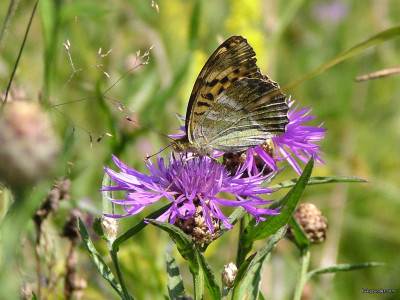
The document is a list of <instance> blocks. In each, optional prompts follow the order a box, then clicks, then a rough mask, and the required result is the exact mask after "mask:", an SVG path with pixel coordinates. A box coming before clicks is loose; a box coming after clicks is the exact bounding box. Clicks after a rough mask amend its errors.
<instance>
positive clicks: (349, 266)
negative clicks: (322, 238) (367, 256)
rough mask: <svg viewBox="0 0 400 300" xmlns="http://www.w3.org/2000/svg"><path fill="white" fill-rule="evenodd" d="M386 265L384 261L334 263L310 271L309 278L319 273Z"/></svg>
mask: <svg viewBox="0 0 400 300" xmlns="http://www.w3.org/2000/svg"><path fill="white" fill-rule="evenodd" d="M383 266H385V264H384V263H375V262H370V263H364V264H343V265H334V266H331V267H327V268H322V269H317V270H313V271H310V272H308V274H307V280H308V279H310V278H311V277H313V276H315V275H318V274H326V273H336V272H345V271H353V270H359V269H365V268H372V267H383Z"/></svg>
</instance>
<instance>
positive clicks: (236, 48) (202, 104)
mask: <svg viewBox="0 0 400 300" xmlns="http://www.w3.org/2000/svg"><path fill="white" fill-rule="evenodd" d="M255 55H256V54H255V52H254V50H253V48H251V46H250V45H249V44H248V43H247V40H246V39H245V38H243V37H241V36H233V37H231V38H229V39H228V40H226V41H225V42H224V43H222V44H221V45H220V46H219V47H218V49H217V50H215V52H214V53H213V54H212V55H211V57H210V58H209V59H208V61H207V62H206V64H205V65H204V67H203V69H202V70H201V71H200V74H199V76H198V77H197V80H196V82H195V84H194V87H193V91H192V94H191V95H190V99H189V104H188V108H187V112H186V124H185V127H186V132H187V134H188V139H189V141H190V142H193V135H192V133H193V131H194V129H195V127H196V126H197V124H198V122H199V120H200V119H201V117H202V115H203V114H204V113H205V112H206V111H207V110H208V109H209V108H210V107H211V105H212V104H213V102H214V101H215V99H216V98H217V97H218V95H220V94H221V93H222V92H223V91H224V90H226V89H227V88H228V87H229V86H230V85H231V84H232V83H233V82H235V81H236V80H238V79H239V78H241V77H248V78H263V75H262V74H261V72H260V70H259V69H258V67H257V65H256V61H257V60H256V58H255Z"/></svg>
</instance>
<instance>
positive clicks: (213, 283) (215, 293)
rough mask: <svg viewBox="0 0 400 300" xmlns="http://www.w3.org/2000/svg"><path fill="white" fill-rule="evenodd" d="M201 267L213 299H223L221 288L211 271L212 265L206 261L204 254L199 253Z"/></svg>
mask: <svg viewBox="0 0 400 300" xmlns="http://www.w3.org/2000/svg"><path fill="white" fill-rule="evenodd" d="M198 256H199V262H200V267H201V269H202V271H203V274H204V279H205V282H206V286H207V289H208V291H209V292H210V297H211V299H216V300H219V299H221V297H222V295H221V287H220V286H219V285H218V282H217V280H216V278H215V274H214V272H213V271H212V270H211V267H210V265H209V264H208V262H207V261H206V259H205V257H204V255H203V253H200V252H198Z"/></svg>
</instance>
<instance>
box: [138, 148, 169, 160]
mask: <svg viewBox="0 0 400 300" xmlns="http://www.w3.org/2000/svg"><path fill="white" fill-rule="evenodd" d="M169 147H171V145H168V146H165V147H164V148H161V150H160V151H158V152H157V153H154V154H152V155H150V156H149V155H147V156H146V157H145V158H144V159H145V160H149V159H150V158H152V157H153V156H156V155H158V154H160V153H161V152H163V151H164V150H165V149H168V148H169Z"/></svg>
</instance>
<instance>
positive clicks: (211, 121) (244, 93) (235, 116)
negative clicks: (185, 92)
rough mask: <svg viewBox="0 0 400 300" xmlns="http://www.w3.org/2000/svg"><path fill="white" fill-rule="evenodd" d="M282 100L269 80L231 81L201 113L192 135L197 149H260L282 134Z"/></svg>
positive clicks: (284, 121)
mask: <svg viewBox="0 0 400 300" xmlns="http://www.w3.org/2000/svg"><path fill="white" fill-rule="evenodd" d="M285 99H286V96H285V94H283V93H282V92H281V90H280V88H279V86H278V84H277V83H275V82H273V81H272V80H270V79H259V78H246V77H242V78H240V79H238V80H236V81H234V82H233V83H232V84H231V85H230V86H229V87H228V88H227V89H226V90H224V91H223V92H222V93H221V94H220V95H219V96H218V97H217V98H216V99H215V101H214V102H213V103H212V105H211V106H210V108H209V109H208V110H207V111H206V112H204V113H203V115H202V116H201V118H200V120H199V122H198V123H197V126H196V127H195V129H194V131H193V138H194V140H195V141H196V143H197V144H198V145H199V147H205V145H208V147H210V148H212V149H215V150H219V151H223V152H236V151H244V150H246V149H248V148H251V147H254V146H257V145H261V144H262V143H264V142H265V141H266V140H267V139H269V138H272V137H275V136H279V135H281V134H282V133H284V132H285V127H286V125H287V124H288V123H289V120H288V117H287V112H288V106H287V104H286V101H285Z"/></svg>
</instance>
